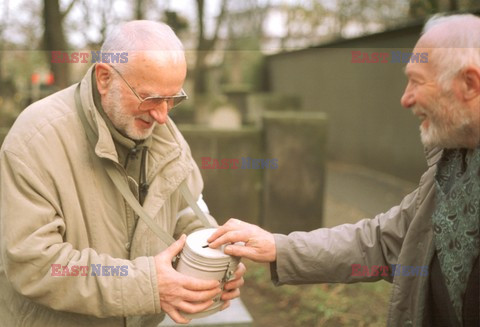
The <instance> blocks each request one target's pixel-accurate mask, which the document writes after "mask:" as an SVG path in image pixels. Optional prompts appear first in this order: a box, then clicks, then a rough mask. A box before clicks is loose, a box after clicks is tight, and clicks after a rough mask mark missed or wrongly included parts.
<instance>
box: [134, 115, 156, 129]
mask: <svg viewBox="0 0 480 327" xmlns="http://www.w3.org/2000/svg"><path fill="white" fill-rule="evenodd" d="M135 121H136V122H137V124H138V125H140V127H141V128H144V129H148V128H150V127H152V125H153V123H154V122H155V120H154V119H153V118H152V117H150V116H148V117H143V116H142V117H136V118H135Z"/></svg>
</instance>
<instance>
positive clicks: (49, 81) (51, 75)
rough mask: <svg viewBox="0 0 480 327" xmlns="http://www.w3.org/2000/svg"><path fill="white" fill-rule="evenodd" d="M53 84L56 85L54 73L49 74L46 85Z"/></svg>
mask: <svg viewBox="0 0 480 327" xmlns="http://www.w3.org/2000/svg"><path fill="white" fill-rule="evenodd" d="M53 83H55V77H54V76H53V73H48V74H47V77H46V78H45V84H47V85H53Z"/></svg>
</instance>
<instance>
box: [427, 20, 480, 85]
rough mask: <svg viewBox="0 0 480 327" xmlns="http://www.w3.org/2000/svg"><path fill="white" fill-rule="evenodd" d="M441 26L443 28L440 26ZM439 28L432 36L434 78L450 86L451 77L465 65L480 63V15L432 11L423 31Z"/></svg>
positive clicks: (441, 83) (478, 65)
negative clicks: (432, 14) (449, 14)
mask: <svg viewBox="0 0 480 327" xmlns="http://www.w3.org/2000/svg"><path fill="white" fill-rule="evenodd" d="M442 27H443V28H442ZM437 28H442V30H441V33H437V35H436V36H435V41H434V43H435V45H436V46H435V49H432V52H431V55H432V56H433V55H434V54H435V61H434V62H433V64H434V66H435V68H436V70H435V71H436V72H437V80H438V82H439V84H440V85H441V86H442V87H443V88H444V89H449V88H450V86H451V82H452V80H453V78H454V77H455V76H456V75H457V74H458V73H459V72H460V71H461V70H462V69H463V68H465V67H467V66H470V65H473V66H477V67H480V18H479V17H477V16H474V15H471V14H461V15H451V16H442V15H438V14H437V15H435V16H433V17H432V18H430V19H429V20H428V21H427V23H426V24H425V26H424V28H423V31H422V34H423V35H425V34H427V33H428V32H430V31H432V30H435V29H437Z"/></svg>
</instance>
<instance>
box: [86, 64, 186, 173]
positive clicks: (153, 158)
mask: <svg viewBox="0 0 480 327" xmlns="http://www.w3.org/2000/svg"><path fill="white" fill-rule="evenodd" d="M94 69H95V65H92V67H90V69H89V70H88V71H87V73H86V74H85V76H84V78H83V79H82V81H81V82H80V100H81V103H82V109H81V110H83V111H84V113H85V117H86V120H87V123H88V124H89V125H90V127H91V129H92V130H93V132H94V134H95V139H96V140H95V142H93V143H92V144H91V146H92V147H93V148H94V151H95V154H96V155H97V156H98V157H100V158H105V159H109V160H112V161H114V162H116V163H119V158H118V153H117V151H116V148H115V143H114V139H113V137H112V134H111V133H110V130H109V128H108V125H107V122H106V121H105V120H104V118H103V117H102V115H101V114H100V112H99V111H98V109H97V108H96V107H95V102H94V95H93V92H92V90H93V89H92V87H93V84H92V83H93V82H92V73H93V70H94ZM150 150H151V151H149V154H148V158H147V162H148V168H149V169H148V170H149V171H148V176H147V179H149V178H153V176H154V175H156V174H157V173H158V172H159V171H160V170H161V169H162V168H163V167H164V166H165V165H167V164H168V163H170V162H171V161H173V160H175V159H180V161H182V166H185V167H184V168H186V169H187V170H188V173H189V172H190V171H191V170H192V169H193V168H192V167H191V164H190V163H188V162H186V161H188V160H186V155H185V154H184V153H183V152H184V151H183V150H182V146H181V135H179V132H178V131H177V130H176V128H174V126H173V123H172V122H171V120H170V119H168V121H167V123H166V124H163V125H156V127H155V128H154V130H153V133H152V136H151V147H150ZM179 157H180V158H179ZM182 175H183V174H182Z"/></svg>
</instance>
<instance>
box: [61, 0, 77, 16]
mask: <svg viewBox="0 0 480 327" xmlns="http://www.w3.org/2000/svg"><path fill="white" fill-rule="evenodd" d="M76 1H77V0H72V1H71V2H70V4H69V5H68V7H67V8H66V9H65V10H64V11H63V13H62V18H61V19H62V20H63V19H64V18H65V16H67V15H68V13H69V12H70V10H72V8H73V5H74V4H75V2H76Z"/></svg>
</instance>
